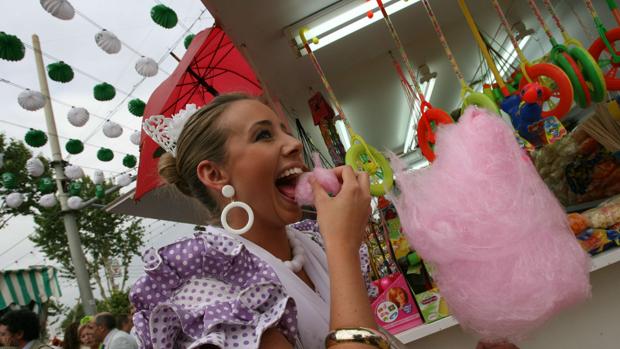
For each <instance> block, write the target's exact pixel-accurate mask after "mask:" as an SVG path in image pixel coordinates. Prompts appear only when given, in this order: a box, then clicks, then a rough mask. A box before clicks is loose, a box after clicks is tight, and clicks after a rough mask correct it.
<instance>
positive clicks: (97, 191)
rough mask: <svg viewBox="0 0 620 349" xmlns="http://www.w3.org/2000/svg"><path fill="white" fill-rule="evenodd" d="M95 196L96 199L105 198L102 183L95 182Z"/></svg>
mask: <svg viewBox="0 0 620 349" xmlns="http://www.w3.org/2000/svg"><path fill="white" fill-rule="evenodd" d="M95 196H96V197H97V199H103V198H105V188H104V187H103V184H97V185H96V186H95Z"/></svg>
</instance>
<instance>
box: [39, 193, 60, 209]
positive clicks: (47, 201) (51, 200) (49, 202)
mask: <svg viewBox="0 0 620 349" xmlns="http://www.w3.org/2000/svg"><path fill="white" fill-rule="evenodd" d="M57 202H58V200H56V195H54V194H45V195H43V196H41V198H39V201H38V203H39V206H42V207H45V208H50V207H54V206H56V203H57Z"/></svg>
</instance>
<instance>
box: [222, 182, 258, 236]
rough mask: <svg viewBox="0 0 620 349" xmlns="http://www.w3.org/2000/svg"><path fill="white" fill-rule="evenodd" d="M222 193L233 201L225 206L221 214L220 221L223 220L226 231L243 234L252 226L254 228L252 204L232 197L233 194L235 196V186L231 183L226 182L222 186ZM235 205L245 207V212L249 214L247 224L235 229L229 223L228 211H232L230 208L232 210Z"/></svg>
mask: <svg viewBox="0 0 620 349" xmlns="http://www.w3.org/2000/svg"><path fill="white" fill-rule="evenodd" d="M222 195H224V197H226V198H229V199H231V202H230V203H229V204H228V205H226V206H225V207H224V209H223V210H222V214H221V215H220V221H221V222H222V227H224V229H226V231H228V232H230V233H233V234H238V235H241V234H245V233H247V232H248V231H249V230H250V228H252V225H253V224H254V212H253V211H252V208H251V207H250V205H248V204H246V203H245V202H242V201H235V200H233V199H232V198H233V196H235V188H233V186H232V185H230V184H226V185H225V186H224V187H223V188H222ZM235 207H238V208H241V209H243V210H244V211H245V213H246V214H247V215H248V222H247V223H246V224H245V226H243V227H242V228H240V229H233V228H232V227H231V226H230V225H228V212H230V210H232V209H233V208H235Z"/></svg>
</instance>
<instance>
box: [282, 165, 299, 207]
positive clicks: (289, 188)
mask: <svg viewBox="0 0 620 349" xmlns="http://www.w3.org/2000/svg"><path fill="white" fill-rule="evenodd" d="M303 172H304V171H303V170H302V169H301V167H294V168H291V169H288V170H286V171H284V172H283V173H282V174H280V176H278V178H277V179H276V181H275V185H276V188H278V191H279V192H280V194H282V196H284V197H285V198H286V199H288V200H290V201H292V202H295V186H296V185H297V179H298V178H299V176H300V175H301V174H302V173H303Z"/></svg>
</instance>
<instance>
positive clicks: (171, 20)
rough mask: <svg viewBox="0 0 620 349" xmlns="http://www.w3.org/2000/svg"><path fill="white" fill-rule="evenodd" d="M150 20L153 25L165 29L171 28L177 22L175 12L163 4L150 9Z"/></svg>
mask: <svg viewBox="0 0 620 349" xmlns="http://www.w3.org/2000/svg"><path fill="white" fill-rule="evenodd" d="M151 18H152V19H153V21H154V22H155V23H157V24H159V25H161V26H162V27H164V28H166V29H170V28H173V27H174V26H175V25H177V22H178V21H179V19H178V18H177V14H176V12H174V10H173V9H171V8H170V7H168V6H166V5H163V4H159V5H155V6H153V8H152V9H151Z"/></svg>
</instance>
